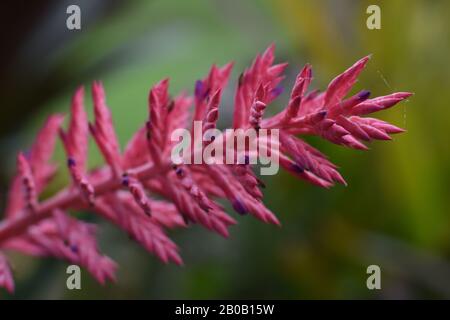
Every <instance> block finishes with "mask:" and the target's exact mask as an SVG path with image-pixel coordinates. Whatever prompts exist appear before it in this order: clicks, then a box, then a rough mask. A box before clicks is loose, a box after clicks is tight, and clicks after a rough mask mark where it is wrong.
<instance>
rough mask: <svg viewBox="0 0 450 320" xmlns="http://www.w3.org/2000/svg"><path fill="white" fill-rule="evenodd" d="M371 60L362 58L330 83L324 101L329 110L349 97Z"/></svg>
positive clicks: (368, 57)
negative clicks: (348, 94)
mask: <svg viewBox="0 0 450 320" xmlns="http://www.w3.org/2000/svg"><path fill="white" fill-rule="evenodd" d="M369 59H370V56H367V57H364V58H362V59H361V60H359V61H357V62H356V63H355V64H354V65H353V66H351V67H350V68H348V69H347V70H346V71H344V72H343V73H342V74H340V75H339V76H337V77H336V78H334V79H333V80H332V81H331V82H330V84H329V85H328V88H327V91H326V94H325V99H324V105H325V106H326V107H327V108H329V107H332V106H334V105H335V104H336V103H338V102H339V101H341V100H342V98H344V97H345V96H346V95H347V93H348V92H349V91H350V89H351V88H352V87H353V85H354V84H355V83H356V81H357V79H358V76H359V74H360V73H361V71H362V70H363V69H364V67H365V66H366V64H367V62H368V61H369Z"/></svg>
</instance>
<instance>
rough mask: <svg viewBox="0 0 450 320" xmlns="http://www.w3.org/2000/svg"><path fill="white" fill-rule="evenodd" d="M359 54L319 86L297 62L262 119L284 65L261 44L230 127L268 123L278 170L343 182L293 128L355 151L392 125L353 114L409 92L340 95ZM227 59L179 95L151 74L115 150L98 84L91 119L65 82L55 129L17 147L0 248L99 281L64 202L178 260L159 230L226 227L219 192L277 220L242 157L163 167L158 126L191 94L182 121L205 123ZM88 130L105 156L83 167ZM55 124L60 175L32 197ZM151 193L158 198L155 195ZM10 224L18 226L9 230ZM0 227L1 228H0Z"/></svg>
mask: <svg viewBox="0 0 450 320" xmlns="http://www.w3.org/2000/svg"><path fill="white" fill-rule="evenodd" d="M368 60H369V58H368V57H366V58H363V59H361V60H359V61H358V62H357V63H355V64H354V65H353V66H352V67H350V68H349V69H348V70H346V71H345V72H344V73H342V74H341V75H339V76H338V77H336V78H335V79H334V80H332V81H331V83H330V84H329V86H328V88H327V90H326V91H325V92H323V93H320V92H318V91H309V85H310V83H311V80H312V69H311V66H310V65H306V66H305V67H304V68H303V69H302V70H301V71H300V73H299V75H298V76H297V78H296V79H295V83H294V86H293V88H292V90H291V93H290V98H289V102H288V105H287V106H286V108H284V109H283V110H282V111H281V112H279V113H278V114H276V115H274V116H272V117H265V116H264V114H265V111H266V109H267V108H268V107H269V105H270V103H271V102H272V101H273V100H274V99H276V97H277V96H278V95H280V94H281V92H282V88H281V87H280V82H281V81H282V80H283V76H282V73H283V70H284V69H285V68H286V66H287V64H274V47H273V46H271V47H269V48H268V49H267V50H266V51H265V52H264V53H263V54H262V55H258V56H257V57H256V59H255V60H254V62H253V64H252V65H251V67H250V68H248V69H247V70H245V71H244V72H243V73H242V74H241V76H240V77H239V80H238V84H237V89H236V94H235V99H234V116H233V127H234V128H235V129H237V128H240V129H247V128H254V129H256V130H260V129H262V128H263V129H268V130H271V129H278V130H280V135H279V137H280V141H279V146H280V148H279V151H277V152H278V154H277V156H279V161H280V165H281V166H282V167H283V168H284V169H286V170H287V171H289V172H291V173H292V174H293V175H295V176H297V177H300V178H302V179H305V180H307V181H309V182H311V183H313V184H316V185H319V186H322V187H327V188H328V187H330V186H332V185H333V184H334V183H335V182H339V183H342V184H346V182H345V180H344V179H343V177H342V176H341V175H340V174H339V172H338V171H337V166H336V165H334V164H333V163H331V162H330V161H329V160H328V159H327V157H326V156H325V155H323V154H322V153H321V152H320V151H318V150H317V149H315V148H313V147H312V146H310V145H309V144H308V143H306V142H305V141H304V140H303V139H302V138H301V135H306V134H308V135H317V136H321V137H323V138H324V139H326V140H329V141H330V142H332V143H335V144H339V145H343V146H347V147H350V148H354V149H366V148H367V147H366V146H365V144H364V142H368V141H371V140H388V139H390V136H389V135H390V134H394V133H400V132H403V130H402V129H400V128H398V127H396V126H394V125H391V124H389V123H387V122H384V121H381V120H378V119H374V118H367V117H363V116H364V115H366V114H369V113H373V112H376V111H380V110H384V109H386V108H389V107H392V106H393V105H395V104H396V103H398V102H400V101H402V100H404V99H406V98H408V97H409V96H410V93H406V92H399V93H394V94H391V95H388V96H384V97H378V98H374V99H369V96H370V93H369V92H368V91H362V92H360V93H357V94H356V95H353V96H351V97H349V98H345V97H346V96H347V95H348V93H349V92H350V90H351V88H352V86H353V85H354V84H355V82H356V81H357V78H358V75H359V74H360V72H361V71H362V70H363V68H364V67H365V65H366V64H367V62H368ZM231 69H232V64H231V63H230V64H227V65H225V66H224V67H222V68H220V67H217V66H213V67H212V68H211V70H210V72H209V74H208V75H207V76H206V77H205V78H204V79H203V80H198V81H197V82H196V84H195V90H194V97H193V98H191V97H189V96H187V95H185V94H181V95H179V96H177V97H174V98H172V97H171V96H170V94H169V91H168V89H169V81H168V79H166V80H163V81H161V82H159V83H158V84H156V85H155V86H154V87H153V88H152V89H151V90H150V94H149V99H148V100H149V117H148V119H147V121H143V126H142V127H141V128H140V129H139V130H138V131H137V132H136V133H135V135H134V136H133V137H132V138H131V139H130V142H129V143H128V145H127V146H126V148H125V151H124V152H123V153H121V151H120V147H119V143H118V140H117V137H116V133H115V130H114V125H113V122H112V117H111V113H110V111H109V109H108V107H107V105H106V98H105V93H104V89H103V86H102V84H101V83H99V82H95V83H94V84H93V86H92V95H93V100H94V115H95V119H94V123H92V124H88V120H87V115H86V112H85V110H84V106H83V95H84V90H83V88H79V89H77V90H76V92H75V94H74V97H73V99H72V107H71V118H70V123H69V126H68V129H67V131H64V129H62V121H63V118H62V116H61V115H53V116H51V117H50V118H49V120H48V121H47V122H46V124H45V126H44V128H43V129H42V130H41V131H40V133H39V134H38V135H37V138H36V141H35V142H34V144H33V145H32V147H31V148H30V151H29V152H27V153H21V154H19V157H18V171H17V175H16V176H15V177H14V179H13V181H12V184H11V188H10V193H9V199H8V206H7V209H6V217H5V220H4V221H3V222H2V225H0V249H12V250H18V251H20V252H23V253H26V254H30V255H37V256H54V257H58V258H62V259H66V260H68V261H70V262H71V263H77V264H80V265H82V266H84V267H85V268H86V269H87V270H88V271H89V272H90V273H91V274H92V275H93V276H94V277H95V278H96V279H97V280H98V281H99V282H100V283H104V281H105V280H108V279H114V277H115V275H114V274H115V270H116V264H115V263H114V262H113V261H112V260H111V259H109V258H108V257H106V256H103V255H101V254H100V253H99V250H98V245H97V243H96V240H95V228H94V227H93V226H92V225H91V224H88V223H85V222H83V221H81V220H78V219H75V218H71V217H70V216H69V215H68V214H67V210H68V209H87V210H90V211H93V212H96V213H98V214H99V215H101V216H103V217H104V218H106V219H108V220H110V221H111V222H112V223H114V224H116V225H117V226H118V227H120V228H121V229H123V230H124V231H126V232H127V233H128V234H129V235H130V237H131V238H132V239H134V240H136V241H137V242H138V243H139V244H141V245H142V246H143V247H144V248H145V249H147V250H148V251H149V252H151V253H153V254H155V255H156V256H157V257H158V258H160V259H161V260H162V261H163V262H166V263H167V262H174V263H176V264H182V263H183V262H182V259H181V257H180V255H179V253H178V247H177V246H176V244H174V243H173V242H172V241H171V240H170V239H169V238H168V236H167V235H166V232H165V229H166V228H169V229H170V228H177V227H186V226H188V225H189V224H191V223H196V224H200V225H202V226H204V227H206V228H207V229H209V230H212V231H215V232H217V233H219V234H221V235H223V236H225V237H227V236H228V234H229V233H228V227H229V226H231V225H234V224H236V221H235V219H234V218H232V217H231V216H229V215H228V214H227V213H225V210H224V208H223V207H222V206H221V205H220V204H219V203H218V202H217V201H216V198H225V199H227V200H229V202H230V203H231V205H232V207H233V208H234V209H235V211H236V212H238V213H239V214H247V213H249V214H251V215H253V216H255V217H256V218H258V219H260V220H262V221H264V222H267V223H273V224H276V225H278V224H279V221H278V219H277V217H276V216H275V215H274V214H273V213H272V212H271V211H270V210H269V209H267V208H266V207H265V206H264V204H263V202H262V198H263V193H262V191H261V190H260V188H261V187H264V184H263V182H262V181H261V180H260V179H259V178H258V177H257V176H256V175H255V174H254V173H253V171H252V167H251V165H250V164H249V161H248V156H245V161H243V162H241V163H239V164H233V165H225V164H210V165H208V164H192V165H188V164H182V165H173V164H172V163H171V161H170V152H171V148H172V147H173V142H171V140H170V134H171V133H172V132H173V131H174V130H175V129H178V128H188V127H189V123H188V121H189V118H190V114H191V112H190V110H189V109H190V106H191V105H192V103H193V102H194V106H195V110H194V112H193V117H192V121H203V127H202V130H203V131H206V130H208V129H213V128H216V123H217V120H218V118H219V113H220V102H221V93H222V92H223V90H224V88H225V86H226V84H227V82H228V78H229V76H230V74H231ZM89 131H90V133H91V135H92V136H93V138H94V140H95V142H96V143H97V146H98V148H99V149H100V151H101V153H102V155H103V158H104V160H105V162H106V165H105V166H104V167H101V168H95V169H93V170H87V168H86V162H87V145H88V135H89ZM58 132H59V136H60V138H61V140H62V142H63V145H64V149H65V151H66V154H67V164H68V169H69V172H70V174H71V177H72V185H71V186H69V187H67V188H66V189H64V190H62V191H61V192H60V193H58V194H57V195H55V197H54V198H51V199H49V200H47V201H46V202H44V203H38V200H37V199H38V198H37V197H38V195H39V194H40V193H41V192H42V191H43V189H44V188H45V186H46V185H47V184H48V182H49V181H50V179H51V177H52V176H53V175H54V173H55V171H56V167H55V165H53V164H52V163H51V162H50V158H51V156H52V154H53V149H54V145H55V141H56V138H57V135H58ZM257 139H259V137H257ZM155 195H158V196H160V197H163V198H164V200H161V199H158V200H157V199H156V198H155ZM32 215H35V216H32ZM23 217H25V218H23ZM28 217H31V218H29V219H28ZM19 220H20V221H19ZM18 221H19V222H18ZM23 221H25V223H24V222H23ZM16 223H17V224H18V223H20V224H21V225H22V226H23V224H25V225H26V227H25V228H23V227H21V228H15V224H16ZM27 223H28V224H27ZM1 227H3V228H1ZM5 230H7V231H8V230H9V233H8V234H7V235H8V236H5V234H6V232H7V231H5ZM10 230H13V231H14V230H22V231H23V232H16V233H14V232H12V231H10ZM2 233H3V235H2ZM0 286H2V287H5V288H6V289H7V290H9V291H13V289H14V283H13V279H12V274H11V270H10V265H9V263H8V261H7V259H6V256H5V255H4V254H2V253H1V252H0Z"/></svg>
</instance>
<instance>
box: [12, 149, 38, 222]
mask: <svg viewBox="0 0 450 320" xmlns="http://www.w3.org/2000/svg"><path fill="white" fill-rule="evenodd" d="M17 169H18V173H19V177H20V178H21V179H22V187H23V197H24V202H25V205H26V208H27V209H28V210H30V212H32V213H34V212H36V210H37V206H38V200H37V193H36V184H35V181H34V177H33V174H32V172H31V166H30V163H29V162H28V160H27V159H26V158H25V156H24V155H23V153H19V155H18V156H17Z"/></svg>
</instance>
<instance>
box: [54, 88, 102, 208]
mask: <svg viewBox="0 0 450 320" xmlns="http://www.w3.org/2000/svg"><path fill="white" fill-rule="evenodd" d="M83 95H84V89H83V87H79V88H78V89H77V90H76V92H75V94H74V96H73V98H72V107H71V119H70V124H69V129H68V131H67V133H66V132H64V130H63V129H62V128H60V130H59V135H60V138H61V140H62V142H63V145H64V149H65V151H66V154H67V167H68V169H69V171H70V175H71V176H72V180H73V182H74V184H75V185H76V186H77V188H78V189H79V190H80V191H81V193H82V194H83V196H84V199H85V200H86V202H87V203H88V204H90V205H92V204H93V202H94V187H93V186H92V185H91V184H90V183H89V181H88V179H87V178H86V176H85V171H86V160H87V151H88V150H87V149H88V136H89V129H88V120H87V114H86V112H85V111H84V106H83Z"/></svg>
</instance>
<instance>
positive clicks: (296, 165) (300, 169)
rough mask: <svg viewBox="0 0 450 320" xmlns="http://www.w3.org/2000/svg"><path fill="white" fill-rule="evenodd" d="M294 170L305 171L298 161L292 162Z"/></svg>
mask: <svg viewBox="0 0 450 320" xmlns="http://www.w3.org/2000/svg"><path fill="white" fill-rule="evenodd" d="M292 170H294V172H297V173H303V172H304V171H305V169H304V168H303V167H302V166H301V165H299V164H298V163H294V164H292Z"/></svg>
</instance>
